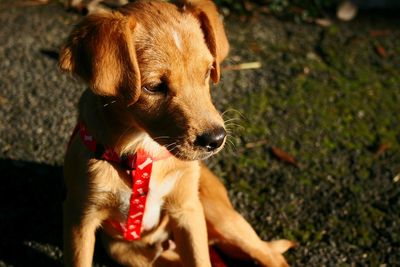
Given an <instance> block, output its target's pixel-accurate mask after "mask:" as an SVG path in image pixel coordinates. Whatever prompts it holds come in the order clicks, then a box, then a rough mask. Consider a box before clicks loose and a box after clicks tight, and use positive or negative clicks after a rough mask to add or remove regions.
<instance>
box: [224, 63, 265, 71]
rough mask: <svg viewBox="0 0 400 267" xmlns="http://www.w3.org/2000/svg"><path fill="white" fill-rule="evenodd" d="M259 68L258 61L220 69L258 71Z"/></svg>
mask: <svg viewBox="0 0 400 267" xmlns="http://www.w3.org/2000/svg"><path fill="white" fill-rule="evenodd" d="M259 68H261V63H260V62H258V61H255V62H247V63H241V64H238V65H228V66H225V67H223V68H222V70H249V69H259Z"/></svg>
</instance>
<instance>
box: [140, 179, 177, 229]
mask: <svg viewBox="0 0 400 267" xmlns="http://www.w3.org/2000/svg"><path fill="white" fill-rule="evenodd" d="M181 176H182V173H181V172H174V173H173V174H171V175H169V176H167V177H165V178H164V180H163V182H162V183H157V182H156V181H155V180H150V192H149V194H148V196H147V202H146V208H145V211H144V216H143V223H142V226H143V228H144V229H145V230H149V229H151V228H153V227H154V226H156V225H157V224H158V222H159V220H160V213H161V206H162V205H163V204H164V197H165V196H166V195H168V194H169V193H170V192H171V191H172V189H173V188H174V186H175V182H176V180H178V178H179V177H181Z"/></svg>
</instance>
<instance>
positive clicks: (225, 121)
mask: <svg viewBox="0 0 400 267" xmlns="http://www.w3.org/2000/svg"><path fill="white" fill-rule="evenodd" d="M231 121H241V119H239V118H230V119H227V120H224V123H228V122H231Z"/></svg>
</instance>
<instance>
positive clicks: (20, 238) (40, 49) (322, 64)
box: [0, 1, 400, 267]
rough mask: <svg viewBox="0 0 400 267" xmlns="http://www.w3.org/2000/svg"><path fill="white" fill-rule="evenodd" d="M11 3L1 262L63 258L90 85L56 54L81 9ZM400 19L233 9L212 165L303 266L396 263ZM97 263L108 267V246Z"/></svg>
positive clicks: (6, 26) (0, 87)
mask: <svg viewBox="0 0 400 267" xmlns="http://www.w3.org/2000/svg"><path fill="white" fill-rule="evenodd" d="M15 3H17V2H15V1H2V2H0V24H1V25H2V30H1V31H0V40H2V42H1V43H0V55H1V60H0V76H1V79H0V136H1V137H0V173H1V181H2V185H1V186H0V200H1V203H2V204H1V205H0V233H1V239H0V266H58V265H61V257H62V252H61V250H62V249H61V248H62V231H61V203H62V200H63V198H64V188H63V184H62V160H63V153H64V150H65V146H66V143H67V139H68V137H69V135H70V133H71V131H72V129H73V127H74V124H75V122H76V117H75V116H76V108H75V107H76V104H77V101H78V98H79V95H80V94H81V92H82V91H83V90H84V89H85V87H84V85H83V84H82V83H81V82H80V81H78V80H76V79H74V78H72V77H70V76H68V75H66V74H62V73H61V72H60V71H59V70H58V69H57V63H56V60H55V59H54V57H55V56H56V52H57V50H58V48H59V46H60V44H61V43H62V41H63V40H64V39H65V38H66V36H67V34H68V32H69V31H70V29H71V27H72V26H73V25H74V24H75V23H76V22H77V21H78V20H79V19H80V17H79V16H78V15H75V14H72V13H68V12H66V11H65V10H64V9H63V7H62V6H61V5H59V4H55V3H54V4H48V5H43V6H32V7H26V6H18V5H16V4H15ZM399 23H400V18H399V17H398V16H397V18H396V17H395V16H386V15H382V14H374V13H368V14H361V15H360V16H359V17H357V19H356V20H355V21H352V22H350V23H340V22H337V21H334V23H333V24H332V25H331V26H329V27H321V26H318V25H315V24H306V23H301V24H296V23H294V22H290V21H283V20H279V19H277V18H274V17H273V16H268V15H261V16H253V17H248V18H242V19H238V17H237V16H235V15H230V16H229V17H227V19H226V27H227V32H228V36H229V40H230V43H231V52H230V56H229V58H228V60H227V61H226V62H225V63H224V64H223V66H224V68H225V69H226V70H225V71H224V72H223V78H222V82H221V83H220V84H219V85H218V86H216V87H214V88H213V89H212V93H213V98H214V101H215V103H216V105H217V107H218V108H219V109H220V110H221V112H222V111H226V113H225V114H224V116H225V118H226V119H227V120H230V121H228V123H227V124H229V129H230V136H229V140H230V141H229V142H228V144H227V147H226V149H225V150H224V152H222V153H221V154H219V155H217V156H216V157H214V158H213V159H210V160H208V161H207V164H208V165H209V166H210V167H211V168H212V169H213V170H214V171H215V172H216V173H217V174H218V175H219V176H220V177H221V179H222V180H223V181H224V182H225V184H226V186H227V187H228V189H229V194H230V196H231V198H232V202H233V203H234V206H235V207H236V208H237V209H238V210H239V211H240V212H241V213H242V214H243V215H244V216H245V217H246V218H247V219H248V220H249V221H250V222H251V224H252V225H253V226H254V227H255V229H256V230H257V232H258V233H259V234H260V235H261V236H262V237H263V238H265V239H277V238H287V239H291V240H294V241H296V242H297V243H298V244H299V245H298V247H297V248H295V249H292V250H291V251H289V252H288V253H287V254H286V256H287V259H288V261H289V262H290V264H291V265H293V266H382V267H383V266H399V265H400V253H399V247H400V230H399V229H400V213H399V210H400V153H399V151H400V116H399V114H400V105H399V103H400V88H399V85H400V75H399V74H400V73H399V71H400V29H399V27H398V25H399ZM252 61H259V62H261V64H262V66H261V68H259V69H253V70H229V69H231V68H232V65H236V64H238V63H243V62H252ZM231 119H232V120H231ZM288 161H290V162H291V163H290V162H288ZM95 262H96V266H112V263H110V261H109V260H108V259H107V256H105V255H104V252H103V251H102V250H101V248H100V247H97V250H96V256H95Z"/></svg>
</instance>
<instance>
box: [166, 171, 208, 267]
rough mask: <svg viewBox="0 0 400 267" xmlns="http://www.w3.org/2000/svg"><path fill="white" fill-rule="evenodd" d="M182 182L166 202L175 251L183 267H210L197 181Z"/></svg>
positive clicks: (186, 180)
mask: <svg viewBox="0 0 400 267" xmlns="http://www.w3.org/2000/svg"><path fill="white" fill-rule="evenodd" d="M190 178H192V177H188V178H182V179H181V181H180V182H178V184H177V185H176V187H175V190H174V191H173V192H172V193H171V196H170V197H169V199H168V201H167V211H168V213H169V215H170V216H171V226H172V229H173V235H174V240H175V243H176V248H177V251H178V253H179V255H180V257H181V260H182V264H183V266H188V267H189V266H190V267H211V263H210V255H209V251H208V238H207V228H206V222H205V217H204V212H203V207H202V205H201V203H200V200H199V197H198V180H197V179H190Z"/></svg>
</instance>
